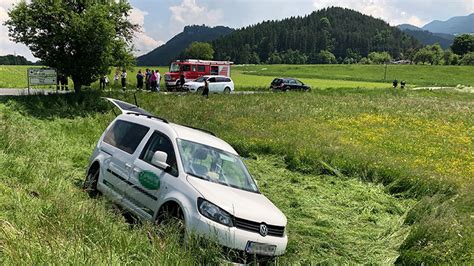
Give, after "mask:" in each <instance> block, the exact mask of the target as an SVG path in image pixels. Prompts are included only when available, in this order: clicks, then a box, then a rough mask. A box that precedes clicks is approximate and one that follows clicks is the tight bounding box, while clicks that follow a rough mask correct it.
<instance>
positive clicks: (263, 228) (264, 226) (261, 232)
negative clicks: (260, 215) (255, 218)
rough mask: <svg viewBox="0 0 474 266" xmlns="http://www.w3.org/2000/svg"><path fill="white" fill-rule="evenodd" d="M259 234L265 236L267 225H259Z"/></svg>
mask: <svg viewBox="0 0 474 266" xmlns="http://www.w3.org/2000/svg"><path fill="white" fill-rule="evenodd" d="M260 234H261V235H262V236H266V235H267V234H268V227H267V225H266V224H261V225H260Z"/></svg>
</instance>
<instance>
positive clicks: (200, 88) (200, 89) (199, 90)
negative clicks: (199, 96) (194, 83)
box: [196, 87, 204, 93]
mask: <svg viewBox="0 0 474 266" xmlns="http://www.w3.org/2000/svg"><path fill="white" fill-rule="evenodd" d="M203 91H204V87H199V88H198V89H197V90H196V93H202V92H203Z"/></svg>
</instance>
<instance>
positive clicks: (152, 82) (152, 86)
mask: <svg viewBox="0 0 474 266" xmlns="http://www.w3.org/2000/svg"><path fill="white" fill-rule="evenodd" d="M155 89H156V74H155V70H152V71H151V73H150V90H151V91H155Z"/></svg>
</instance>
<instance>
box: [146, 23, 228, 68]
mask: <svg viewBox="0 0 474 266" xmlns="http://www.w3.org/2000/svg"><path fill="white" fill-rule="evenodd" d="M232 31H233V29H231V28H228V27H223V26H217V27H213V28H211V27H206V26H204V25H203V26H197V25H194V26H186V27H184V31H183V32H181V33H179V34H178V35H176V36H174V37H173V38H172V39H171V40H169V41H168V42H167V43H166V44H164V45H162V46H160V47H158V48H156V49H154V50H153V51H151V52H149V53H148V54H146V55H142V56H140V57H138V58H137V64H138V65H139V66H164V65H169V63H170V62H171V61H173V60H174V59H175V58H177V57H178V56H179V54H180V53H181V52H182V51H183V50H184V49H186V48H187V47H188V46H189V45H190V44H191V43H192V42H208V41H212V40H215V39H217V38H219V37H221V36H224V35H227V34H229V33H231V32H232Z"/></svg>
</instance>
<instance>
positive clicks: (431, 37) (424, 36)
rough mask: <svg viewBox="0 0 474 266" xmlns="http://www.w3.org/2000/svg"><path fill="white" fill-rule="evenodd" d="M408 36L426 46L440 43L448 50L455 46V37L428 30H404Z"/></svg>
mask: <svg viewBox="0 0 474 266" xmlns="http://www.w3.org/2000/svg"><path fill="white" fill-rule="evenodd" d="M402 31H403V32H405V33H406V34H408V35H410V36H413V37H414V38H415V39H417V40H418V41H420V42H421V43H422V44H424V45H432V44H435V43H439V45H440V46H441V47H442V48H443V49H448V48H449V47H450V46H451V44H453V40H454V37H455V36H454V35H452V34H446V33H432V32H429V31H426V30H422V29H420V30H410V29H404V30H402Z"/></svg>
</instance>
